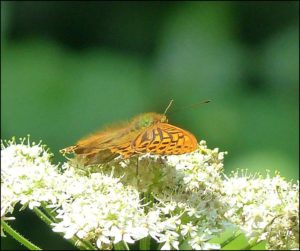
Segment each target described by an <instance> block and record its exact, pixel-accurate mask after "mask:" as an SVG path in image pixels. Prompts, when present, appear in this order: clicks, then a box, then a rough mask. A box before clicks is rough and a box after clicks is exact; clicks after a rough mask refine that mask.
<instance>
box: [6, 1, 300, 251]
mask: <svg viewBox="0 0 300 251" xmlns="http://www.w3.org/2000/svg"><path fill="white" fill-rule="evenodd" d="M298 9H299V3H298V2H293V1H284V2H263V3H260V2H245V3H242V2H173V3H170V2H155V3H154V2H153V3H152V2H123V3H121V2H62V3H58V2H1V21H2V22H1V35H2V36H1V37H2V40H1V70H2V74H1V91H2V92H1V133H2V135H1V138H3V139H9V138H10V137H11V136H14V135H15V136H17V137H23V136H26V135H27V134H30V135H31V138H32V139H33V140H35V141H39V140H40V139H42V140H43V142H44V143H45V144H47V145H48V146H49V147H50V149H51V150H52V151H53V152H54V154H55V155H56V156H55V159H54V161H63V160H64V159H63V158H62V157H61V156H60V154H59V153H58V150H59V149H61V148H63V147H66V146H69V145H72V144H74V142H76V140H78V139H79V138H80V137H82V136H85V135H87V134H89V133H91V132H93V131H96V130H98V129H99V128H101V127H103V126H104V125H107V124H109V123H113V122H118V121H123V120H127V119H130V118H131V117H133V116H135V115H136V114H138V113H143V112H148V111H155V112H163V111H164V109H165V107H166V106H167V104H168V102H169V101H170V99H174V100H175V102H174V103H175V104H174V107H172V108H171V110H170V113H169V115H168V117H169V120H170V122H171V123H172V124H175V125H178V126H180V127H182V128H185V129H187V130H189V131H191V132H192V133H193V134H195V136H196V137H197V138H198V140H200V139H205V140H206V141H207V143H208V146H209V147H210V148H214V147H219V148H220V149H221V150H222V151H228V152H229V153H228V155H227V156H226V158H225V171H226V172H227V173H228V172H230V171H231V170H235V169H236V168H248V169H249V170H250V172H255V171H262V172H264V170H265V169H270V170H271V171H272V172H273V171H274V170H279V171H280V172H281V173H282V175H283V176H285V177H287V178H288V179H294V180H295V179H298V175H299V171H298V164H299V163H298V160H299V108H298V105H299V72H298V68H299V58H298V56H299V30H298V29H299V27H298V23H299V14H298ZM204 99H211V100H213V102H211V103H210V104H209V105H205V106H203V107H198V108H196V109H183V110H181V111H180V112H174V113H172V111H174V110H176V109H180V108H183V107H185V106H188V105H192V104H194V103H197V102H199V101H201V100H204ZM22 215H25V216H23V218H22ZM22 215H21V214H20V216H18V217H19V219H20V218H21V220H18V222H19V225H18V224H15V225H16V228H17V229H18V228H19V229H23V230H24V229H27V228H28V227H29V226H30V230H28V231H25V233H29V232H33V233H35V234H33V236H30V237H32V238H31V239H32V240H33V241H36V242H37V243H39V244H40V245H41V246H42V247H43V248H48V249H49V248H50V249H58V247H60V246H61V245H62V244H60V242H59V240H57V241H53V240H52V239H51V240H50V239H48V241H47V238H48V237H46V239H45V237H44V239H43V242H38V240H39V239H41V238H43V237H41V236H40V235H39V234H37V231H39V229H40V228H39V226H40V224H38V225H37V223H36V222H39V221H35V220H34V219H32V220H31V218H30V217H31V216H30V213H26V214H24V213H23V214H22ZM28 215H29V216H28ZM29 218H30V220H29ZM20 222H21V223H20ZM20 231H21V230H20ZM41 235H42V234H41ZM28 237H29V236H28ZM57 238H58V237H57ZM2 243H3V244H1V247H2V248H3V249H21V247H20V246H18V245H17V244H15V242H14V241H11V240H10V239H9V238H7V239H4V241H3V242H2ZM54 243H55V244H54ZM64 247H65V248H66V249H67V248H68V246H64Z"/></svg>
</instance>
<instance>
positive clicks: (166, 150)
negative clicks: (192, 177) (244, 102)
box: [61, 105, 198, 165]
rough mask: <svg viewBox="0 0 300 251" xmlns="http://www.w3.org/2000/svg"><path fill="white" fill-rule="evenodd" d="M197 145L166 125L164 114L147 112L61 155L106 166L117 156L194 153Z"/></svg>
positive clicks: (102, 132)
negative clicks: (105, 164) (71, 154)
mask: <svg viewBox="0 0 300 251" xmlns="http://www.w3.org/2000/svg"><path fill="white" fill-rule="evenodd" d="M169 106H170V105H169ZM166 110H167V109H166ZM197 146H198V143H197V140H196V138H195V136H194V135H193V134H192V133H190V132H188V131H186V130H184V129H181V128H179V127H177V126H174V125H171V124H169V123H168V119H167V117H166V115H165V113H164V114H158V113H154V112H150V113H143V114H141V115H138V116H136V117H134V118H133V119H132V120H131V121H129V122H127V123H122V124H119V125H116V126H112V127H108V128H107V129H104V130H102V131H99V132H96V133H94V134H92V135H90V136H88V137H86V138H83V139H81V140H79V141H78V142H77V143H76V145H74V146H70V147H67V148H64V149H62V150H61V152H62V153H63V154H66V153H75V154H76V156H77V157H78V158H80V159H82V160H84V164H85V165H89V164H101V163H106V162H109V161H110V160H113V159H115V158H116V157H118V156H121V157H122V158H124V159H128V158H130V157H131V156H134V155H136V154H144V153H151V154H157V155H179V154H185V153H189V152H193V151H195V150H196V149H197Z"/></svg>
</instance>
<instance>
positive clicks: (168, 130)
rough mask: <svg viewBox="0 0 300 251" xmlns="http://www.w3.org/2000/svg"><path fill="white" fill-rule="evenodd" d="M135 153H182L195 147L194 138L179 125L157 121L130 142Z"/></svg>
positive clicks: (195, 141)
mask: <svg viewBox="0 0 300 251" xmlns="http://www.w3.org/2000/svg"><path fill="white" fill-rule="evenodd" d="M131 147H132V149H134V151H135V152H137V153H146V152H148V153H154V154H162V155H163V154H174V155H176V154H184V153H189V152H192V151H194V150H196V148H197V140H196V138H195V137H194V136H193V135H192V134H191V133H189V132H188V131H185V130H183V129H181V128H179V127H176V126H173V125H170V124H167V123H157V124H156V125H153V126H151V127H149V128H147V129H146V130H144V131H143V132H141V133H140V134H139V135H138V136H137V138H136V139H135V140H134V141H133V142H132V144H131Z"/></svg>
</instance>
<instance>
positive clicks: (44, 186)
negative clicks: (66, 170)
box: [1, 139, 60, 218]
mask: <svg viewBox="0 0 300 251" xmlns="http://www.w3.org/2000/svg"><path fill="white" fill-rule="evenodd" d="M24 142H25V139H23V140H22V142H21V144H16V142H15V139H12V140H11V141H8V142H6V145H5V143H4V142H2V141H1V218H2V217H4V216H6V215H7V213H12V211H13V209H14V206H15V204H16V203H18V202H20V203H21V204H22V205H23V206H24V207H26V206H29V208H30V209H32V208H33V207H35V206H40V204H41V202H52V203H55V202H56V201H57V196H56V194H55V193H54V192H53V184H52V182H54V181H55V180H56V178H58V177H59V176H60V175H59V173H58V172H57V169H56V167H55V166H53V165H52V164H51V163H50V162H49V159H50V158H51V156H52V154H50V153H49V152H47V151H46V150H45V148H44V147H43V146H42V145H41V144H40V143H39V144H38V145H35V144H34V143H33V145H30V143H29V140H28V143H27V145H26V144H24Z"/></svg>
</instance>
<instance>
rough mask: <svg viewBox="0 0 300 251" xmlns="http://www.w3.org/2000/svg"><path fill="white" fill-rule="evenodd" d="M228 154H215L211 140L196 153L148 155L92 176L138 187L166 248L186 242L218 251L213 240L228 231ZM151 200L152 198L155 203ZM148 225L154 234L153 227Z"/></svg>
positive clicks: (114, 164) (92, 169)
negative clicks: (225, 162)
mask: <svg viewBox="0 0 300 251" xmlns="http://www.w3.org/2000/svg"><path fill="white" fill-rule="evenodd" d="M223 157H224V153H219V151H218V149H214V150H210V149H208V148H207V146H206V142H205V141H201V142H200V144H199V148H198V149H197V150H196V151H195V152H193V153H190V154H183V155H169V156H157V155H150V154H144V155H141V156H139V157H133V158H131V159H129V160H126V161H124V160H122V159H119V160H116V161H115V162H111V163H109V164H108V165H102V166H91V167H89V168H90V169H89V171H90V172H99V169H100V170H101V171H102V172H103V173H105V174H106V175H110V173H111V169H112V168H113V170H114V176H115V177H119V178H120V181H121V182H122V183H123V184H124V186H126V187H134V188H135V189H136V190H137V191H139V192H140V193H141V194H142V195H144V199H145V203H148V204H149V205H147V206H146V209H147V210H148V211H149V213H148V214H147V216H146V217H148V219H151V218H152V217H154V215H155V220H154V221H153V220H152V222H153V223H155V224H154V225H153V224H152V223H151V224H152V225H153V226H152V227H151V231H150V230H149V234H150V235H151V237H152V238H154V239H156V240H157V241H158V242H161V243H164V244H163V246H162V249H171V248H175V249H179V246H180V245H179V244H180V243H183V242H185V244H186V245H187V246H188V247H189V248H193V249H197V250H199V249H205V250H207V249H218V248H220V245H218V244H213V243H209V240H210V239H211V238H212V237H214V236H215V235H216V233H219V232H221V231H222V230H223V229H224V224H225V218H224V217H223V215H224V213H225V212H226V210H227V203H223V202H222V200H221V196H222V191H221V190H220V188H221V187H222V179H221V177H222V176H221V171H222V168H223V163H222V160H223ZM149 197H150V198H149ZM151 224H149V222H148V229H149V226H150V225H151Z"/></svg>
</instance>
